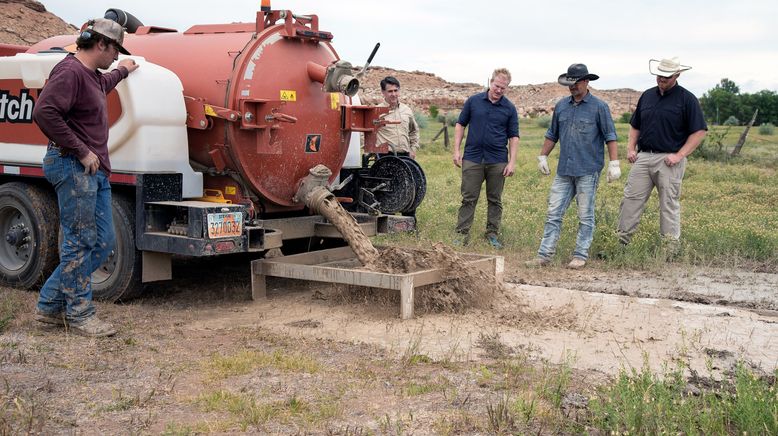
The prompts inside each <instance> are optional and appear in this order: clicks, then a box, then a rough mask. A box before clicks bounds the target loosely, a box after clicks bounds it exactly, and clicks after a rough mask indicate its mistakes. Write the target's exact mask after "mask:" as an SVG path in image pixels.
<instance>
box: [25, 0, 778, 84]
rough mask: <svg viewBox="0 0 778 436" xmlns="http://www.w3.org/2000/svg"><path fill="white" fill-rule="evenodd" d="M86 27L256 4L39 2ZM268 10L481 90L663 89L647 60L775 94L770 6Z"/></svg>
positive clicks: (222, 12)
mask: <svg viewBox="0 0 778 436" xmlns="http://www.w3.org/2000/svg"><path fill="white" fill-rule="evenodd" d="M40 1H41V3H43V4H44V5H45V6H46V8H47V9H48V10H49V11H50V12H52V13H54V14H56V15H57V16H59V17H60V18H62V19H64V20H65V21H67V22H68V23H71V24H74V25H76V26H80V25H81V24H82V23H83V22H85V21H87V20H88V19H89V18H94V17H99V16H103V14H104V12H105V10H106V9H109V8H118V9H123V10H125V11H127V12H129V13H131V14H133V15H135V16H136V17H137V18H138V19H140V21H141V22H143V24H145V25H156V26H161V27H172V28H175V29H178V30H180V31H183V30H186V29H187V28H189V27H190V26H192V25H194V24H216V23H229V22H241V21H242V22H253V21H254V19H255V15H256V11H257V10H259V5H260V1H259V0H256V1H248V0H223V1H221V2H213V1H207V2H206V1H202V0H188V1H183V0H162V1H160V0H156V1H151V0H108V1H105V0H91V1H84V0H40ZM271 6H272V8H273V9H287V10H291V11H292V12H293V13H295V14H316V15H318V17H319V29H320V30H326V31H328V32H331V33H332V34H333V35H334V39H333V45H334V47H335V50H336V51H337V52H338V55H339V56H340V57H341V58H342V59H345V60H347V61H350V62H351V63H353V64H358V65H363V64H364V63H365V61H366V60H367V57H368V56H369V55H370V51H371V50H372V48H373V46H374V45H375V43H376V42H380V43H381V48H380V49H379V50H378V53H377V54H376V57H375V59H374V60H373V63H372V65H374V66H384V67H389V68H395V69H400V70H406V71H415V70H419V71H424V72H428V73H434V74H436V75H437V76H439V77H441V78H443V79H445V80H447V81H451V82H472V83H479V84H484V85H486V83H487V82H488V80H489V76H490V74H491V72H492V70H493V69H495V68H498V67H506V68H508V69H509V70H510V71H511V73H512V76H513V81H512V83H511V84H512V85H526V84H538V83H545V82H554V81H556V79H557V77H558V76H559V75H560V74H562V73H564V72H566V70H567V67H568V66H569V65H570V64H572V63H584V64H586V65H587V66H588V68H589V72H590V73H594V74H597V75H599V76H600V79H599V80H597V81H593V82H591V83H590V86H592V87H594V88H597V89H613V88H632V89H636V90H641V91H642V90H644V89H647V88H650V87H652V86H655V85H656V82H655V77H654V76H652V75H650V74H649V72H648V61H649V59H662V58H671V57H676V56H677V57H678V58H679V60H680V61H681V63H682V64H684V65H688V66H691V67H692V69H691V70H689V71H687V72H685V73H683V74H682V75H681V77H680V79H679V83H680V84H681V85H683V86H684V87H686V88H687V89H689V90H690V91H692V92H693V93H695V94H696V95H697V96H698V97H700V96H702V95H703V94H704V93H705V92H706V91H707V90H709V89H711V88H713V87H714V86H715V85H716V84H718V83H719V82H720V81H721V79H722V78H728V79H730V80H733V81H734V82H735V83H736V84H737V85H738V86H739V87H740V91H741V92H750V93H753V92H757V91H760V90H763V89H769V90H772V91H778V23H776V20H778V2H776V1H775V0H742V1H739V2H738V1H732V0H727V1H725V0H708V1H700V0H652V1H644V0H632V1H622V2H616V1H600V0H589V1H588V2H582V1H570V0H554V1H536V2H523V1H516V0H480V1H462V0H449V1H443V0H427V1H423V0H393V1H375V0H335V1H326V0H285V1H281V0H273V1H272V4H271Z"/></svg>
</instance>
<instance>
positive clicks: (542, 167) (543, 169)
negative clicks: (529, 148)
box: [538, 154, 551, 175]
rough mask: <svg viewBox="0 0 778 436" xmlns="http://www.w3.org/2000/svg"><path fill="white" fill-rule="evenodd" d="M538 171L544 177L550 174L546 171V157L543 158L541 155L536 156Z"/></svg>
mask: <svg viewBox="0 0 778 436" xmlns="http://www.w3.org/2000/svg"><path fill="white" fill-rule="evenodd" d="M538 171H540V172H541V174H545V175H549V174H551V170H550V169H548V157H546V156H543V155H542V154H541V155H540V156H538Z"/></svg>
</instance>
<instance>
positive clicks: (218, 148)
mask: <svg viewBox="0 0 778 436" xmlns="http://www.w3.org/2000/svg"><path fill="white" fill-rule="evenodd" d="M263 9H268V10H262V11H259V12H257V13H256V17H255V19H254V21H253V22H247V23H231V24H206V25H195V26H193V27H191V28H189V29H188V30H186V31H183V32H179V31H176V30H174V29H168V28H162V27H155V26H148V25H143V24H142V23H141V22H140V21H139V20H138V19H136V18H135V17H133V16H132V15H130V14H128V13H126V12H124V11H121V10H118V9H109V10H108V11H107V12H106V14H105V16H106V18H110V19H114V20H115V21H117V22H119V23H120V24H122V25H123V26H125V27H126V28H127V31H128V34H127V36H126V37H125V40H124V46H125V47H126V48H127V49H128V50H129V51H130V52H131V53H132V54H133V56H132V58H133V59H135V61H136V62H137V63H139V64H140V68H139V69H138V70H137V71H136V72H134V73H133V74H132V75H131V76H130V77H129V78H128V79H127V80H124V81H122V82H121V83H120V84H119V86H117V88H116V89H115V90H113V91H112V92H111V93H110V94H109V95H108V105H109V111H108V112H109V125H110V135H109V142H108V148H109V152H110V158H111V164H112V167H113V174H112V175H111V178H110V181H111V184H112V193H113V215H114V226H115V230H116V248H115V250H114V253H113V254H112V256H111V258H110V259H108V260H107V261H106V262H105V263H104V264H103V265H102V266H101V268H100V269H98V270H97V271H96V272H95V273H94V274H93V277H92V280H93V292H94V296H95V298H97V299H103V300H110V301H115V300H119V299H128V298H131V297H134V296H137V295H138V293H139V292H141V290H142V289H143V287H142V283H144V282H152V281H158V280H167V279H171V278H172V268H171V258H172V256H173V255H179V256H216V255H227V254H234V253H249V252H255V253H257V254H258V255H259V254H261V253H264V252H266V251H267V250H270V249H276V248H278V249H281V250H282V251H287V250H290V249H291V247H294V246H306V247H310V246H314V247H315V246H316V245H317V244H316V243H311V241H318V242H321V241H326V242H328V243H329V244H330V246H332V244H335V245H337V244H338V243H342V240H341V239H339V237H340V233H339V232H338V231H337V229H334V228H333V227H332V226H331V225H330V224H329V223H327V222H326V220H325V219H324V218H323V217H322V216H320V215H318V214H317V211H316V204H306V200H305V196H302V195H300V192H299V191H300V190H301V189H302V188H301V187H303V186H310V185H312V184H313V185H319V186H324V187H326V188H327V189H328V190H330V191H331V192H332V195H333V196H336V197H337V198H338V199H339V200H340V201H341V203H342V204H343V205H344V206H346V208H347V209H348V210H349V211H351V212H352V213H353V215H354V217H355V218H356V219H357V221H358V222H359V223H360V225H361V226H362V228H363V230H365V232H366V233H367V234H368V235H371V234H377V233H389V232H397V231H408V230H413V229H414V228H415V225H416V223H415V219H414V218H413V215H414V214H413V212H414V211H415V209H416V208H417V207H418V206H419V203H420V202H421V200H422V198H423V197H424V193H425V189H426V186H425V185H426V181H425V178H424V173H423V171H421V168H420V167H419V166H418V164H416V162H415V161H413V160H410V159H407V158H403V157H398V156H392V155H391V154H390V155H389V156H384V157H380V158H367V157H368V156H381V154H379V153H383V152H387V151H388V148H389V145H388V144H380V145H377V144H375V138H376V136H375V131H376V129H377V128H379V127H380V126H381V125H383V124H384V121H383V120H382V115H383V114H384V113H385V112H386V109H383V108H378V107H368V106H361V105H360V104H359V102H358V98H357V96H356V93H357V91H358V89H359V86H360V85H359V77H360V70H359V69H357V68H353V67H352V65H351V64H350V63H348V62H345V61H343V60H341V59H340V58H339V57H338V55H337V52H336V51H335V49H334V48H333V45H332V39H333V36H332V34H331V33H330V32H327V31H324V30H321V29H320V28H319V19H318V17H317V16H316V15H296V14H294V13H292V12H291V11H288V10H269V8H263ZM76 36H77V35H63V36H56V37H52V38H48V39H46V40H43V41H40V42H39V43H37V44H35V45H33V46H31V47H24V46H17V45H7V44H6V45H0V281H2V283H3V284H6V285H11V286H16V287H22V288H35V287H37V286H40V284H42V282H43V281H44V280H45V279H46V278H47V277H48V275H49V273H50V272H51V271H52V269H53V268H54V267H55V266H56V264H57V263H58V239H59V218H58V216H57V215H58V208H57V203H56V197H55V194H54V191H53V188H52V187H51V186H50V185H49V184H48V183H47V182H46V180H45V179H44V178H43V171H42V168H41V165H42V160H43V156H44V154H45V152H46V146H47V143H48V140H47V138H46V137H45V136H44V135H43V134H42V133H41V131H40V130H39V129H38V127H37V126H36V125H35V123H34V122H33V121H32V110H33V108H34V105H35V102H36V99H37V97H38V95H39V93H40V90H41V88H42V87H43V86H44V85H45V83H46V79H47V78H48V75H49V73H50V71H51V69H52V68H53V67H54V65H56V64H57V62H59V61H60V60H61V59H62V58H63V57H64V56H65V55H66V54H67V53H68V52H72V51H75V39H76ZM376 48H378V45H376ZM374 54H375V50H373V54H372V55H371V56H370V59H372V56H373V55H374ZM370 59H369V60H368V62H367V64H366V65H365V66H364V68H362V70H361V72H363V71H364V70H365V69H366V68H367V66H368V64H369V63H370ZM360 137H361V139H360ZM360 142H363V143H364V144H363V145H362V146H361V147H360ZM321 166H324V167H326V169H328V170H329V171H328V172H325V174H324V175H322V172H321ZM314 168H318V169H319V170H316V171H314ZM300 241H305V242H307V243H299V242H300ZM339 241H341V242H339Z"/></svg>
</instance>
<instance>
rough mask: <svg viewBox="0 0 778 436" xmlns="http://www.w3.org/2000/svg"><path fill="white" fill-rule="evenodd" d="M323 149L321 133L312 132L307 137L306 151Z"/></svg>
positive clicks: (315, 151) (313, 151) (312, 151)
mask: <svg viewBox="0 0 778 436" xmlns="http://www.w3.org/2000/svg"><path fill="white" fill-rule="evenodd" d="M320 149H321V134H318V133H316V134H310V135H308V136H306V137H305V152H306V153H318V152H319V150H320Z"/></svg>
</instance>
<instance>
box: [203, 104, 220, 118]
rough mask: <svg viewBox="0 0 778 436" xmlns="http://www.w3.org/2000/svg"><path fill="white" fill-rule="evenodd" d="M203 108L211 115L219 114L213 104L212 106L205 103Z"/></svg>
mask: <svg viewBox="0 0 778 436" xmlns="http://www.w3.org/2000/svg"><path fill="white" fill-rule="evenodd" d="M203 110H204V111H205V114H206V115H208V116H209V117H218V115H217V114H216V111H215V110H213V106H211V105H209V104H204V105H203Z"/></svg>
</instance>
